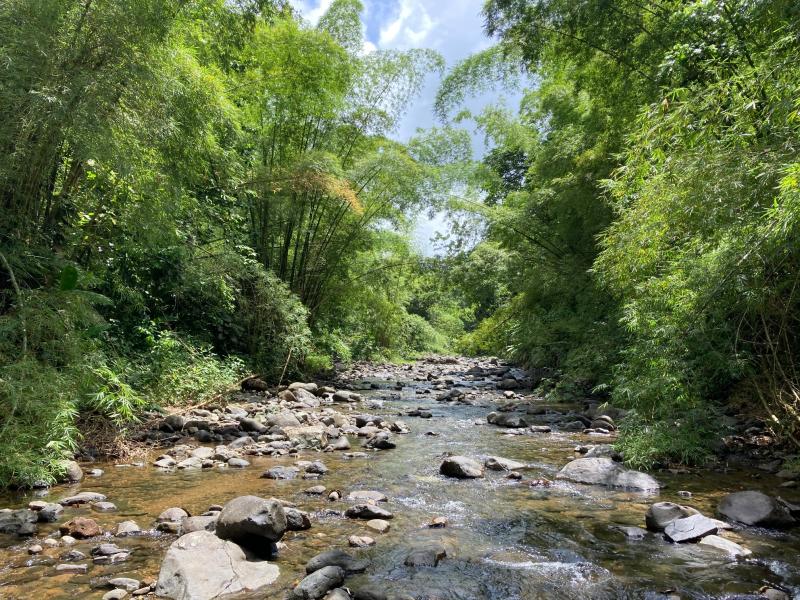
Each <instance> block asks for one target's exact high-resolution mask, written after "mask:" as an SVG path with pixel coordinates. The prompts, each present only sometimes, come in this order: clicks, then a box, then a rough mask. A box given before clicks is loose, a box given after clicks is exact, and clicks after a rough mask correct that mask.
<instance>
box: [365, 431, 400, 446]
mask: <svg viewBox="0 0 800 600" xmlns="http://www.w3.org/2000/svg"><path fill="white" fill-rule="evenodd" d="M364 447H365V448H369V449H371V450H392V449H394V448H396V447H397V444H395V443H394V442H393V441H392V438H391V435H390V434H389V432H388V431H379V432H378V433H376V434H374V435H372V436H370V437H369V438H368V439H367V441H366V442H364Z"/></svg>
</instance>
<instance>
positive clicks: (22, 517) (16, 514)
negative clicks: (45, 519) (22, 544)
mask: <svg viewBox="0 0 800 600" xmlns="http://www.w3.org/2000/svg"><path fill="white" fill-rule="evenodd" d="M38 520H39V515H38V514H37V513H36V512H34V511H32V510H29V509H27V508H20V509H17V510H11V509H8V508H5V509H3V510H0V533H6V534H11V535H18V536H29V535H33V534H34V533H36V522H37V521H38Z"/></svg>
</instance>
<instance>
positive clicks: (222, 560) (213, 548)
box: [156, 531, 280, 600]
mask: <svg viewBox="0 0 800 600" xmlns="http://www.w3.org/2000/svg"><path fill="white" fill-rule="evenodd" d="M210 567H211V568H210ZM279 573H280V571H279V569H278V567H277V566H276V565H274V564H272V563H269V562H266V561H254V560H248V556H247V555H246V554H245V552H244V551H243V550H242V549H241V548H240V547H239V546H237V545H236V544H234V543H232V542H229V541H226V540H223V539H220V538H218V537H217V536H216V535H214V534H213V533H211V532H210V531H194V532H192V533H188V534H186V535H184V536H182V537H180V538H178V539H177V540H176V541H175V542H173V543H172V545H171V546H170V547H169V550H167V554H166V556H165V557H164V562H163V563H162V564H161V572H160V573H159V575H158V583H157V585H156V595H157V596H161V597H165V598H172V599H173V600H210V599H212V598H217V597H219V596H224V595H227V594H237V593H243V592H254V591H256V590H258V589H260V588H263V587H266V586H268V585H271V584H272V583H274V582H275V581H276V580H277V579H278V575H279Z"/></svg>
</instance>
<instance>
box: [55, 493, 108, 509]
mask: <svg viewBox="0 0 800 600" xmlns="http://www.w3.org/2000/svg"><path fill="white" fill-rule="evenodd" d="M105 499H106V496H105V494H98V493H97V492H81V493H80V494H75V495H74V496H67V497H66V498H62V499H61V500H59V501H58V503H59V504H61V505H62V506H75V505H78V504H89V503H90V502H103V501H104V500H105Z"/></svg>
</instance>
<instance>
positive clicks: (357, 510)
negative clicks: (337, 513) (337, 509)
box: [344, 504, 394, 519]
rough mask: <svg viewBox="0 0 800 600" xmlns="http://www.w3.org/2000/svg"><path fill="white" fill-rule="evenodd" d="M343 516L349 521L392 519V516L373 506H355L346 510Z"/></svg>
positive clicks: (384, 510) (386, 511)
mask: <svg viewBox="0 0 800 600" xmlns="http://www.w3.org/2000/svg"><path fill="white" fill-rule="evenodd" d="M344 515H345V516H346V517H348V518H350V519H393V518H394V515H393V514H392V513H390V512H389V511H388V510H386V509H384V508H380V507H378V506H375V505H374V504H356V505H354V506H351V507H350V508H348V509H347V510H346V511H345V512H344Z"/></svg>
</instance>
